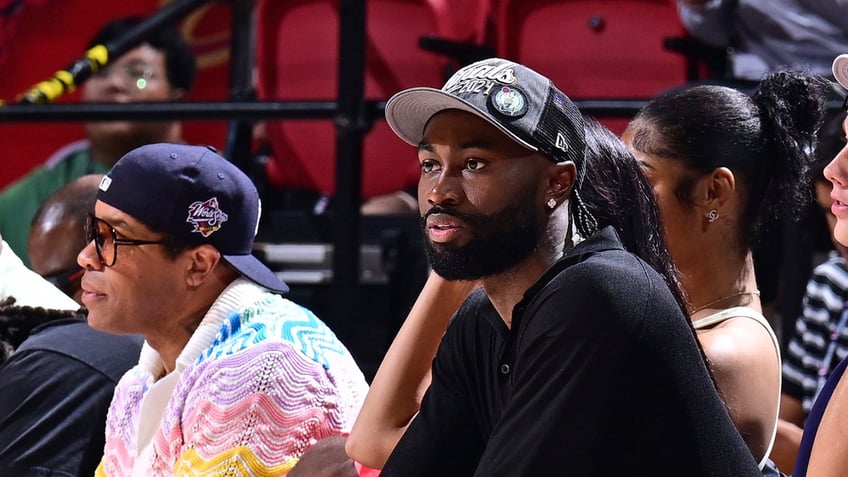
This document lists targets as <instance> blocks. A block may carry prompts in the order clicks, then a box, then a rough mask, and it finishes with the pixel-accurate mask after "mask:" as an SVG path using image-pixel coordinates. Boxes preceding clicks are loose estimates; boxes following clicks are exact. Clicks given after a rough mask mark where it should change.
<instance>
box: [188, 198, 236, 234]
mask: <svg viewBox="0 0 848 477" xmlns="http://www.w3.org/2000/svg"><path fill="white" fill-rule="evenodd" d="M228 218H229V217H227V214H226V213H224V211H223V210H221V209H220V208H219V207H218V198H217V197H212V198H211V199H208V200H206V201H202V202H201V201H197V202H194V203H192V204H191V205H190V206H188V217H186V222H188V223H190V224H192V225H194V229H193V230H192V232H198V233H199V234H200V235H203V236H204V237H208V236H210V235H212V233H213V232H215V231H216V230H218V229H220V228H221V224H223V223H224V222H226V221H227V219H228Z"/></svg>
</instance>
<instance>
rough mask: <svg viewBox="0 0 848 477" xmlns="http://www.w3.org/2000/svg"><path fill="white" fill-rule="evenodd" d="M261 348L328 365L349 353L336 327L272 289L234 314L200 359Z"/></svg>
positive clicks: (251, 351)
mask: <svg viewBox="0 0 848 477" xmlns="http://www.w3.org/2000/svg"><path fill="white" fill-rule="evenodd" d="M257 347H259V348H257ZM260 350H268V351H271V350H276V351H282V352H286V351H294V352H296V353H299V354H300V355H302V356H305V357H308V358H309V359H310V360H313V361H315V362H316V363H319V364H321V365H322V366H324V367H325V368H329V367H330V361H332V358H331V357H332V356H350V352H349V351H348V350H347V348H346V347H345V346H344V344H343V343H342V342H341V341H340V340H339V338H338V337H337V336H336V334H335V333H334V332H333V330H332V329H331V328H330V327H329V326H328V325H327V324H326V323H324V322H323V321H322V320H321V319H320V318H318V317H317V316H316V315H315V313H313V312H312V311H311V310H310V309H308V308H306V307H304V306H302V305H299V304H297V303H295V302H293V301H291V300H289V299H287V298H284V297H282V296H280V295H278V294H274V293H270V292H269V293H265V294H263V295H262V297H261V298H260V299H259V300H256V301H253V302H252V303H248V304H245V306H244V307H242V308H241V310H240V312H239V313H237V314H234V315H232V316H231V317H230V319H229V321H228V322H227V323H225V324H224V326H223V327H222V328H221V331H220V335H219V338H218V339H216V340H215V341H214V342H213V344H212V346H211V347H210V348H209V349H208V350H207V352H206V353H204V355H203V356H202V357H201V359H203V360H205V359H208V358H214V357H222V356H225V355H230V354H236V353H244V354H246V355H247V354H249V355H253V354H256V352H257V351H260Z"/></svg>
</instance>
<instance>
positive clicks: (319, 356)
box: [97, 279, 367, 477]
mask: <svg viewBox="0 0 848 477" xmlns="http://www.w3.org/2000/svg"><path fill="white" fill-rule="evenodd" d="M163 374H164V368H163V367H162V362H161V360H160V358H159V355H158V353H156V352H155V351H154V350H153V349H152V348H150V347H148V346H147V344H145V347H144V349H142V352H141V357H140V360H139V364H138V365H137V366H136V367H135V368H133V369H132V370H130V371H129V372H127V374H126V375H124V377H123V378H122V379H121V381H120V383H119V384H118V386H117V388H116V390H115V395H114V398H113V400H112V403H111V406H110V409H109V413H108V416H107V421H106V447H105V451H104V457H103V460H102V462H101V464H100V467H99V468H98V470H97V475H98V476H110V477H113V476H131V475H145V476H149V475H156V476H159V475H161V476H168V475H179V476H194V475H208V476H212V475H214V476H271V475H274V476H278V475H285V474H286V473H287V472H288V471H289V470H291V468H292V467H294V465H295V464H296V463H297V460H298V458H299V456H300V455H301V454H302V453H303V452H304V450H305V449H306V448H307V447H308V446H310V445H311V444H313V443H314V442H315V441H317V440H318V439H321V438H323V437H327V436H332V435H338V434H340V433H343V432H348V431H349V430H350V427H351V426H352V425H353V421H354V419H355V417H356V415H357V413H358V412H359V408H360V407H361V405H362V400H363V399H364V397H365V393H366V392H367V384H366V382H365V379H364V377H363V375H362V372H361V371H360V369H359V367H358V366H357V365H356V363H355V362H354V360H353V358H352V356H351V355H350V353H349V352H348V350H347V349H346V348H345V347H344V346H343V345H342V343H341V342H339V340H338V339H337V338H336V336H335V335H334V334H333V333H332V331H331V330H330V329H329V328H327V326H326V325H324V324H323V323H322V322H321V321H320V320H318V318H316V317H315V315H313V314H312V312H310V311H309V310H307V309H305V308H303V307H301V306H299V305H297V304H295V303H293V302H291V301H289V300H286V299H284V298H282V297H281V296H279V295H276V294H272V293H269V292H267V291H266V290H264V289H263V288H260V287H258V286H256V285H254V284H252V283H251V282H248V281H246V280H242V279H240V280H237V281H236V282H234V283H233V284H232V285H230V287H228V288H227V289H226V290H225V291H224V293H222V294H221V296H220V297H219V298H218V300H216V302H215V304H214V305H213V306H212V308H211V309H210V311H209V312H208V313H207V314H206V316H205V317H204V319H203V321H202V322H201V324H200V326H199V327H198V329H197V331H195V333H194V334H193V336H192V338H191V339H190V340H189V342H188V344H187V345H186V347H185V349H184V350H183V352H182V353H181V354H180V356H179V357H178V359H177V364H176V370H175V371H174V372H172V373H171V374H169V375H168V376H166V377H163V378H161V379H159V380H158V381H157V377H159V376H162V375H163ZM168 380H171V381H173V383H172V384H171V386H172V387H173V390H172V391H170V389H168V388H167V387H164V386H167V384H168ZM157 387H160V388H161V387H164V389H165V391H164V392H165V393H166V394H164V396H165V398H164V399H160V402H159V403H158V404H157V402H156V398H155V396H153V395H155V394H156V393H157V392H161V391H160V390H157V389H156V388H157ZM157 407H158V408H159V409H158V410H157V409H156V408H157ZM160 415H161V418H159V416H160ZM151 423H152V424H151ZM157 423H158V425H156V424H157ZM148 428H149V429H148Z"/></svg>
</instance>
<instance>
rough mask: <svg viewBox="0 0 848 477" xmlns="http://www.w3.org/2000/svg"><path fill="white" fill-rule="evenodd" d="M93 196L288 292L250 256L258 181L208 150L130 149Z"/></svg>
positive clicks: (181, 147) (257, 208)
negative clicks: (211, 250) (202, 246)
mask: <svg viewBox="0 0 848 477" xmlns="http://www.w3.org/2000/svg"><path fill="white" fill-rule="evenodd" d="M97 200H100V201H103V202H105V203H106V204H109V205H111V206H112V207H115V208H117V209H119V210H121V211H123V212H124V213H127V214H129V215H131V216H133V217H135V218H136V219H138V220H139V221H141V222H142V223H144V224H145V225H147V226H148V227H150V228H151V229H153V230H156V231H159V232H163V233H168V234H171V235H173V236H174V237H175V238H176V239H178V240H180V241H182V242H184V243H187V244H190V245H200V244H210V245H212V246H214V247H215V248H216V249H218V251H219V252H221V256H222V258H223V259H224V261H226V262H227V263H229V264H230V265H231V266H232V267H233V268H235V269H236V270H237V271H238V272H239V273H240V274H241V275H243V276H244V277H245V278H248V279H250V280H252V281H254V282H256V283H258V284H259V285H262V286H263V287H265V288H268V289H269V290H272V291H276V292H280V293H285V292H287V291H289V287H288V285H286V284H285V283H284V282H283V281H282V280H281V279H280V278H279V277H278V276H277V275H276V274H275V273H274V272H273V271H271V270H270V269H269V268H268V267H267V266H265V264H263V263H262V262H261V261H259V259H258V258H256V257H254V256H253V255H252V250H253V240H254V238H255V237H256V233H257V232H258V230H259V217H260V215H261V204H260V200H259V193H258V192H257V190H256V186H255V185H254V184H253V182H252V181H251V180H250V178H249V177H247V175H245V174H244V173H243V172H242V171H241V170H240V169H239V168H238V167H236V166H235V165H234V164H233V163H231V162H230V161H228V160H227V159H225V158H224V157H222V156H220V155H219V154H217V153H216V152H215V151H214V149H212V148H209V147H204V146H188V145H183V144H166V143H162V144H150V145H147V146H142V147H139V148H137V149H134V150H132V151H130V152H128V153H127V154H126V155H125V156H124V157H122V158H121V159H120V160H119V161H118V162H117V163H115V165H114V166H113V167H112V169H111V170H110V171H109V172H108V173H107V174H106V175H105V176H104V177H103V180H102V181H101V182H100V189H99V190H98V192H97Z"/></svg>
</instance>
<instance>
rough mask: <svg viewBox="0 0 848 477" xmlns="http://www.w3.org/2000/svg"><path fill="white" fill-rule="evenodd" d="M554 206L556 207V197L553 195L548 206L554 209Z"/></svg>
mask: <svg viewBox="0 0 848 477" xmlns="http://www.w3.org/2000/svg"><path fill="white" fill-rule="evenodd" d="M554 207H556V199H554V198H553V197H551V198H550V199H548V208H549V209H553V208H554Z"/></svg>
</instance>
